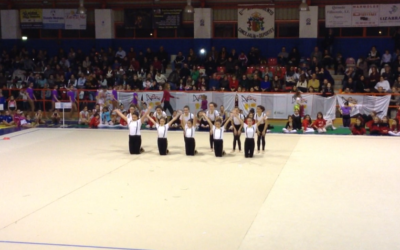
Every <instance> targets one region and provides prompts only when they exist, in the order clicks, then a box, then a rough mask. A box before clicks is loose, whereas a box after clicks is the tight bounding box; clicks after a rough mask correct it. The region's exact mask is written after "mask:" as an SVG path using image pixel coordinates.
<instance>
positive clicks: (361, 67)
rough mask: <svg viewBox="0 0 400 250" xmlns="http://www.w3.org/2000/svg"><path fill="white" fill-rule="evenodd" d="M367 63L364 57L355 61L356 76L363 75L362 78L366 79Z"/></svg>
mask: <svg viewBox="0 0 400 250" xmlns="http://www.w3.org/2000/svg"><path fill="white" fill-rule="evenodd" d="M368 70H369V68H368V63H367V61H366V60H365V57H363V56H361V57H360V58H359V59H358V60H357V69H356V73H357V75H363V76H364V77H368V74H369V73H368Z"/></svg>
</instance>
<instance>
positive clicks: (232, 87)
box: [229, 76, 239, 92]
mask: <svg viewBox="0 0 400 250" xmlns="http://www.w3.org/2000/svg"><path fill="white" fill-rule="evenodd" d="M238 87H239V80H237V79H236V76H232V78H231V79H230V80H229V89H230V90H231V91H232V92H234V91H236V90H237V88H238Z"/></svg>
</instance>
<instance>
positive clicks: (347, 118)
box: [342, 115, 351, 127]
mask: <svg viewBox="0 0 400 250" xmlns="http://www.w3.org/2000/svg"><path fill="white" fill-rule="evenodd" d="M342 119H343V127H350V121H351V118H350V115H343V116H342Z"/></svg>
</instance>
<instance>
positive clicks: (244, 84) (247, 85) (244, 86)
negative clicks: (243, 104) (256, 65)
mask: <svg viewBox="0 0 400 250" xmlns="http://www.w3.org/2000/svg"><path fill="white" fill-rule="evenodd" d="M239 85H240V87H242V89H246V90H247V89H249V88H250V82H249V79H248V78H247V75H243V76H242V79H240V81H239Z"/></svg>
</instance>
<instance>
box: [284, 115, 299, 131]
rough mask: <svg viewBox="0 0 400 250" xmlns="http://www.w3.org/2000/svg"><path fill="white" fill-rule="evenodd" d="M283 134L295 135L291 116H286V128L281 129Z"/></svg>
mask: <svg viewBox="0 0 400 250" xmlns="http://www.w3.org/2000/svg"><path fill="white" fill-rule="evenodd" d="M282 131H283V133H296V132H297V130H296V129H294V125H293V117H292V116H291V115H289V116H288V121H287V122H286V126H285V127H284V128H283V129H282Z"/></svg>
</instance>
